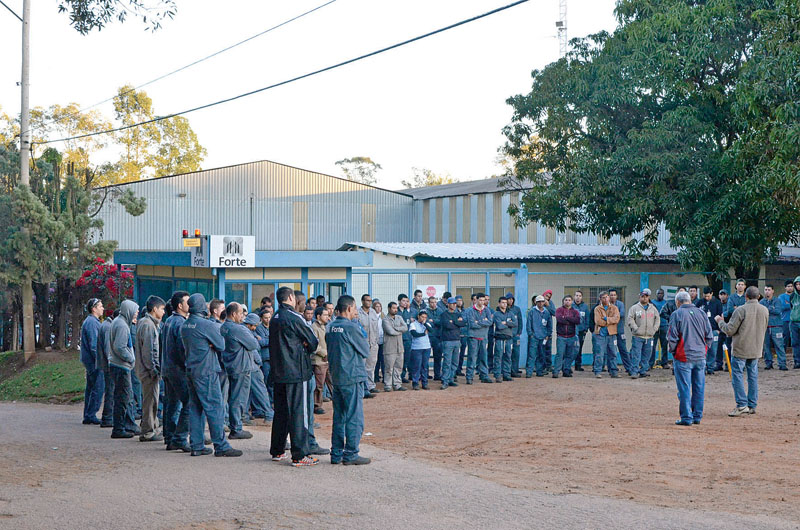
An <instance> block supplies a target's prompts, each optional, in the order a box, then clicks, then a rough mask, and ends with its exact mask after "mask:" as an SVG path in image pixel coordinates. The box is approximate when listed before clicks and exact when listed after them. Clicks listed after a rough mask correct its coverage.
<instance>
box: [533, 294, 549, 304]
mask: <svg viewBox="0 0 800 530" xmlns="http://www.w3.org/2000/svg"><path fill="white" fill-rule="evenodd" d="M535 302H546V300H545V299H544V296H542V295H539V296H537V297H536V300H534V303H535Z"/></svg>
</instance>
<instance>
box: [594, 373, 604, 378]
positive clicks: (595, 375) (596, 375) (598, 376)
mask: <svg viewBox="0 0 800 530" xmlns="http://www.w3.org/2000/svg"><path fill="white" fill-rule="evenodd" d="M594 377H595V379H602V378H603V376H602V375H600V374H594Z"/></svg>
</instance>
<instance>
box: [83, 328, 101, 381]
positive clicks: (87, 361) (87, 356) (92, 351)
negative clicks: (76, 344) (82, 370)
mask: <svg viewBox="0 0 800 530" xmlns="http://www.w3.org/2000/svg"><path fill="white" fill-rule="evenodd" d="M101 325H102V324H101V323H100V320H98V318H97V317H96V316H94V315H89V316H88V317H86V318H85V319H84V321H83V324H81V362H82V363H83V365H84V366H85V367H86V369H87V370H96V369H97V334H98V332H99V331H100V326H101Z"/></svg>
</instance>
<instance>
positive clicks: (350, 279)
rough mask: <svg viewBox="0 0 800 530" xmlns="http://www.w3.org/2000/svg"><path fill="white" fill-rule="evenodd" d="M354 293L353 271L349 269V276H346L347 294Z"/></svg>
mask: <svg viewBox="0 0 800 530" xmlns="http://www.w3.org/2000/svg"><path fill="white" fill-rule="evenodd" d="M351 292H353V269H351V268H349V267H348V268H347V276H345V293H346V294H350V293H351Z"/></svg>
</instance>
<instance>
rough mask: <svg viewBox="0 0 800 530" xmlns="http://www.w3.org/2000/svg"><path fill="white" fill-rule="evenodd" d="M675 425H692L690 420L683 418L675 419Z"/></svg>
mask: <svg viewBox="0 0 800 530" xmlns="http://www.w3.org/2000/svg"><path fill="white" fill-rule="evenodd" d="M697 423H700V422H699V421H698V422H697ZM675 425H683V426H687V427H688V426H690V425H692V422H691V421H683V420H675Z"/></svg>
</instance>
